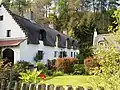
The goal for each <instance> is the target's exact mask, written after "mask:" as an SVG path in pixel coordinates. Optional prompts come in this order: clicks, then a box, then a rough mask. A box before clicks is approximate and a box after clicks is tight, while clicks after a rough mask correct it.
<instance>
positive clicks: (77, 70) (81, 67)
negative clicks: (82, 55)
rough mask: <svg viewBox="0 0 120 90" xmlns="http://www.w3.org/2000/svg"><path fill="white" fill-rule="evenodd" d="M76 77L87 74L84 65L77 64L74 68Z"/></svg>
mask: <svg viewBox="0 0 120 90" xmlns="http://www.w3.org/2000/svg"><path fill="white" fill-rule="evenodd" d="M73 69H74V72H73V74H74V75H82V74H85V68H84V64H75V65H74V67H73Z"/></svg>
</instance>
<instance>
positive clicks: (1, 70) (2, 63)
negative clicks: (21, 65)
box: [0, 59, 12, 80]
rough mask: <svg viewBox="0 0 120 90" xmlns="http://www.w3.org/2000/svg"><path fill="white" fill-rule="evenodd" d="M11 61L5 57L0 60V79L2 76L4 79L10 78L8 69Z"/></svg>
mask: <svg viewBox="0 0 120 90" xmlns="http://www.w3.org/2000/svg"><path fill="white" fill-rule="evenodd" d="M11 67H12V63H11V62H8V60H7V59H4V60H0V79H1V78H4V79H5V80H10V71H11V69H12V68H11Z"/></svg>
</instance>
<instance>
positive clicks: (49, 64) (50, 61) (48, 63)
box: [47, 59, 56, 71]
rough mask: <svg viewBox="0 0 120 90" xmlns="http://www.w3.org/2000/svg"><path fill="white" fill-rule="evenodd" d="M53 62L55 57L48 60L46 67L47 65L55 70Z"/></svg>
mask: <svg viewBox="0 0 120 90" xmlns="http://www.w3.org/2000/svg"><path fill="white" fill-rule="evenodd" d="M55 62H56V60H55V59H53V60H48V62H47V67H48V69H49V70H54V71H55Z"/></svg>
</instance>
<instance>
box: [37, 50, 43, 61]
mask: <svg viewBox="0 0 120 90" xmlns="http://www.w3.org/2000/svg"><path fill="white" fill-rule="evenodd" d="M38 58H39V59H40V60H41V59H43V51H38Z"/></svg>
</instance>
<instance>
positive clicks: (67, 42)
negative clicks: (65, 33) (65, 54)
mask: <svg viewBox="0 0 120 90" xmlns="http://www.w3.org/2000/svg"><path fill="white" fill-rule="evenodd" d="M68 47H69V39H67V40H66V48H68Z"/></svg>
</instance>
